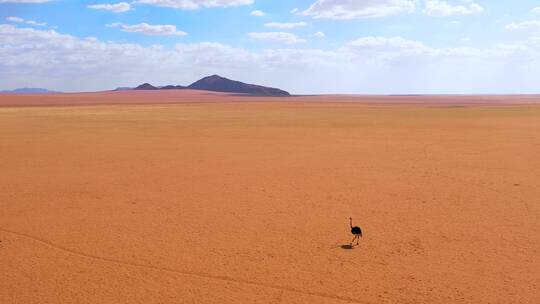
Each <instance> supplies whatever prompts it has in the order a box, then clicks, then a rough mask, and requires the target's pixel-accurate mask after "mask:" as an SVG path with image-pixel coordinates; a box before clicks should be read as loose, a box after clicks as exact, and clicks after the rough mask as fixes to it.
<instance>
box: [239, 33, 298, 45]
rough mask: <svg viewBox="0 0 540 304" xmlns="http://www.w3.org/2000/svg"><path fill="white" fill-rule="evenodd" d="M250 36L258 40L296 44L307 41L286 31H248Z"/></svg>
mask: <svg viewBox="0 0 540 304" xmlns="http://www.w3.org/2000/svg"><path fill="white" fill-rule="evenodd" d="M248 35H249V37H250V38H252V39H257V40H264V41H270V42H280V43H286V44H295V43H303V42H306V40H305V39H300V38H298V37H296V35H294V34H291V33H285V32H263V33H248Z"/></svg>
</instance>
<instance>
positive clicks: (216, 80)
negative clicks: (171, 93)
mask: <svg viewBox="0 0 540 304" xmlns="http://www.w3.org/2000/svg"><path fill="white" fill-rule="evenodd" d="M187 88H188V89H194V90H206V91H215V92H229V93H241V94H251V95H258V96H290V94H289V92H286V91H283V90H280V89H276V88H269V87H263V86H260V85H255V84H247V83H243V82H240V81H235V80H230V79H227V78H225V77H221V76H219V75H212V76H208V77H204V78H203V79H201V80H198V81H196V82H194V83H192V84H191V85H189V86H188V87H187Z"/></svg>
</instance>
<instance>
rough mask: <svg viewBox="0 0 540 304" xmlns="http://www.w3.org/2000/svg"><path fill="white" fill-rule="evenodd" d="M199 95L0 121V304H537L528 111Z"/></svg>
mask: <svg viewBox="0 0 540 304" xmlns="http://www.w3.org/2000/svg"><path fill="white" fill-rule="evenodd" d="M155 94H156V93H154V94H151V93H149V94H141V95H136V98H134V100H125V98H127V97H133V96H134V95H133V94H132V93H128V94H117V95H114V94H110V93H109V94H102V95H101V97H100V94H89V95H84V94H82V95H81V94H78V95H77V94H69V95H66V96H68V97H66V96H62V97H60V95H55V96H56V97H54V96H41V97H39V96H31V97H9V96H8V97H5V96H3V97H1V98H0V103H1V104H3V105H8V104H10V103H14V102H15V101H16V103H17V104H19V105H20V104H26V105H30V104H36V103H35V101H38V100H39V99H40V98H41V99H42V100H45V101H47V102H44V103H43V104H42V105H46V104H64V103H65V100H63V98H71V100H74V99H75V97H73V96H79V97H81V100H82V101H81V102H80V103H81V104H90V103H92V102H91V101H92V100H101V99H100V98H103V97H104V96H105V97H107V98H108V99H107V100H108V101H114V102H113V103H131V102H136V103H144V100H145V98H146V100H147V101H148V102H149V103H152V102H153V101H156V100H160V98H163V99H164V100H166V99H167V98H168V97H167V96H165V94H162V95H159V94H158V95H155ZM167 94H172V95H170V96H169V97H170V100H171V102H175V100H178V98H179V97H178V96H177V97H174V93H167ZM85 96H86V97H85ZM119 96H120V97H119ZM142 96H144V97H142ZM194 96H195V97H197V95H196V94H195V95H194ZM208 96H210V95H208ZM208 96H207V97H200V96H199V97H197V98H196V100H192V99H193V98H195V97H191V99H190V98H188V97H185V100H184V101H186V102H180V103H178V102H176V103H177V104H162V105H157V104H154V105H127V104H126V105H93V106H62V107H57V106H52V107H51V106H41V107H13V106H11V107H1V108H0V273H1V274H2V275H1V276H0V303H10V304H11V303H17V304H18V303H24V304H27V303H40V304H43V303H102V304H106V303H144V304H153V303H156V304H157V303H216V304H223V303H505V304H506V303H540V275H539V273H540V272H539V269H540V219H539V215H540V203H539V200H540V184H539V182H538V181H539V180H540V157H539V155H540V106H539V105H534V104H531V105H524V104H526V103H529V102H530V101H531V100H534V97H527V98H526V99H527V102H521V101H519V99H520V98H525V97H516V99H518V102H516V100H512V99H508V100H507V102H506V104H505V102H504V99H503V97H490V98H491V99H490V98H487V97H484V98H482V97H456V102H455V104H452V102H451V99H452V98H451V97H444V98H446V99H445V100H444V102H442V103H436V104H431V103H428V102H420V103H418V104H413V103H415V102H411V99H412V101H414V97H403V98H400V97H394V98H390V97H385V98H382V97H381V99H384V100H385V101H387V102H385V103H384V104H383V105H376V104H374V103H373V98H375V97H373V98H372V97H370V98H360V97H339V98H337V99H336V100H328V99H332V98H331V97H328V96H326V97H313V99H314V100H317V101H319V102H316V103H307V102H305V101H309V98H308V97H302V100H291V99H287V100H286V101H287V102H274V101H276V100H275V99H265V100H263V101H261V100H259V99H257V100H255V99H253V100H251V99H249V98H247V99H249V100H247V101H248V102H245V100H244V101H239V102H238V100H237V99H238V98H239V97H234V96H220V95H219V94H218V95H212V98H210V97H208ZM25 98H26V99H25ZM85 98H86V99H85ZM175 98H176V99H175ZM220 98H222V99H223V100H227V101H228V102H225V103H220V102H216V101H220V100H221V99H220ZM423 98H427V97H423ZM438 98H443V97H438ZM460 98H461V99H460ZM465 98H469V99H467V100H469V101H471V100H475V101H478V100H493V99H494V98H498V99H497V100H498V101H497V102H495V103H497V104H499V105H492V106H489V105H486V104H482V105H472V104H475V103H477V102H463V99H465ZM203 99H204V100H207V101H208V102H207V103H200V102H191V103H190V102H189V101H190V100H191V101H198V100H203ZM212 99H213V100H212ZM343 99H347V100H346V101H347V102H340V101H344V100H343ZM353 99H354V100H356V101H357V102H356V103H353V102H350V101H353ZM375 99H377V98H375ZM389 99H390V100H389ZM392 99H393V100H392ZM403 99H407V100H406V101H404V100H403ZM419 99H420V100H422V98H420V97H419ZM325 100H326V101H334V102H325ZM211 101H214V102H211ZM249 101H251V102H249ZM255 101H257V102H255ZM280 101H281V100H280ZM424 101H425V100H424ZM103 103H106V102H103ZM154 103H157V102H154ZM396 103H411V104H406V105H397V104H396ZM469 103H470V104H469ZM478 103H480V102H478ZM512 103H523V105H513V104H512ZM38 104H39V103H38ZM503 104H505V105H503ZM349 216H352V217H353V218H354V220H355V224H358V225H360V226H361V227H362V228H363V230H364V238H363V239H362V241H361V244H360V246H358V247H356V248H354V249H352V250H350V249H346V248H342V245H346V244H348V243H349V242H350V239H351V238H352V236H351V235H350V231H349V227H348V225H349V223H348V217H349Z"/></svg>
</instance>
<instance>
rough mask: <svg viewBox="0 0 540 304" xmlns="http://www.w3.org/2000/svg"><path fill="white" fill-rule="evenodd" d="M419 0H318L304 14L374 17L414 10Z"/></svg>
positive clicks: (350, 17) (319, 16) (329, 17)
mask: <svg viewBox="0 0 540 304" xmlns="http://www.w3.org/2000/svg"><path fill="white" fill-rule="evenodd" d="M416 3H417V0H362V1H359V0H317V1H316V2H315V3H313V4H312V5H311V6H310V7H309V8H308V9H307V10H305V11H303V12H302V14H303V15H306V16H312V17H313V18H327V19H342V20H346V19H357V18H374V17H383V16H388V15H395V14H398V13H404V12H412V11H414V9H415V7H416Z"/></svg>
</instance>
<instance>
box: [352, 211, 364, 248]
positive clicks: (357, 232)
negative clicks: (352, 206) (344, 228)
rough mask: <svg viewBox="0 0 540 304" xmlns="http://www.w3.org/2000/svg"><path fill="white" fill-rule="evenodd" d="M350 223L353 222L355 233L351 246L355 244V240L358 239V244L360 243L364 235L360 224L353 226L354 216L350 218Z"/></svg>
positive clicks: (353, 231) (353, 232)
mask: <svg viewBox="0 0 540 304" xmlns="http://www.w3.org/2000/svg"><path fill="white" fill-rule="evenodd" d="M349 221H350V224H351V233H352V234H353V235H354V238H353V239H352V241H351V246H352V245H353V243H354V241H355V240H356V245H359V244H360V238H361V237H362V229H360V227H358V226H353V224H352V217H350V218H349Z"/></svg>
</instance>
